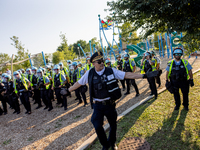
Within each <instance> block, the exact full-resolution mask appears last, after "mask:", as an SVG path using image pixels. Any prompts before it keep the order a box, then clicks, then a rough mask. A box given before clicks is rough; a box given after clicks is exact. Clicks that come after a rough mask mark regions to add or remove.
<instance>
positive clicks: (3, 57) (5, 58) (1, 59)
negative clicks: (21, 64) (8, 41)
mask: <svg viewBox="0 0 200 150" xmlns="http://www.w3.org/2000/svg"><path fill="white" fill-rule="evenodd" d="M5 62H11V58H10V56H9V55H8V54H6V53H0V64H3V63H5ZM6 68H10V66H3V67H1V68H0V70H1V72H5V71H6Z"/></svg>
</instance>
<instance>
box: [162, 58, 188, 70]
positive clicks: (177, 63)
mask: <svg viewBox="0 0 200 150" xmlns="http://www.w3.org/2000/svg"><path fill="white" fill-rule="evenodd" d="M174 62H175V65H176V66H180V64H181V60H180V61H176V60H174ZM186 67H187V69H188V71H189V70H191V69H192V66H191V65H190V63H189V62H188V64H187V66H186ZM169 68H170V65H167V68H166V70H167V71H169Z"/></svg>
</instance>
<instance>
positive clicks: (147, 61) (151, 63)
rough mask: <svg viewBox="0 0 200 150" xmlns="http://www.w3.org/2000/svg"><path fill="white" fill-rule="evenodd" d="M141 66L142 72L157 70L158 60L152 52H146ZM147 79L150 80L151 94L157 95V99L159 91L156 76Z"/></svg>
mask: <svg viewBox="0 0 200 150" xmlns="http://www.w3.org/2000/svg"><path fill="white" fill-rule="evenodd" d="M141 66H142V70H141V74H144V73H147V72H152V71H156V60H155V59H154V58H152V56H151V53H150V52H146V53H145V55H144V57H143V61H142V63H141ZM147 81H148V82H149V87H150V89H151V94H150V96H152V95H155V99H157V96H158V93H157V88H156V83H155V77H149V78H147Z"/></svg>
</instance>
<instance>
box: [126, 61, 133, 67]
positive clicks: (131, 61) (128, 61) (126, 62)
mask: <svg viewBox="0 0 200 150" xmlns="http://www.w3.org/2000/svg"><path fill="white" fill-rule="evenodd" d="M125 63H126V64H128V63H129V60H126V61H125ZM131 65H132V66H135V62H134V61H131Z"/></svg>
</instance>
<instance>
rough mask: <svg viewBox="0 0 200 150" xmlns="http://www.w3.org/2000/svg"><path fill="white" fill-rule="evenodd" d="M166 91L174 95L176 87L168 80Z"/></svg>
mask: <svg viewBox="0 0 200 150" xmlns="http://www.w3.org/2000/svg"><path fill="white" fill-rule="evenodd" d="M165 87H166V89H167V90H168V91H169V92H170V93H171V94H173V93H174V86H173V85H172V83H171V82H169V81H168V80H166V84H165Z"/></svg>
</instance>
